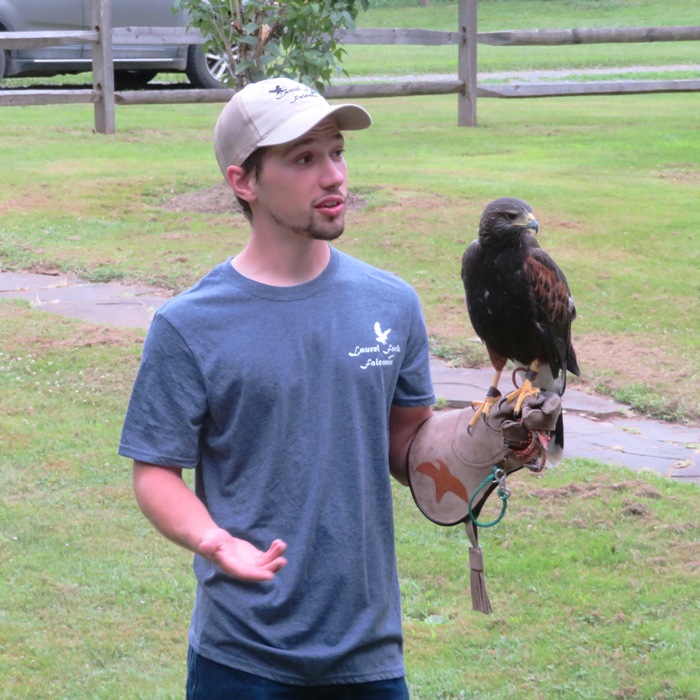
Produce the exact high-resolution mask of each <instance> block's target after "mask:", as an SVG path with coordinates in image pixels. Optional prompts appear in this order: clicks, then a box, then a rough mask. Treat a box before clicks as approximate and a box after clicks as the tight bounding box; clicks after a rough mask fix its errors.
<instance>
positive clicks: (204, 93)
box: [0, 0, 700, 134]
mask: <svg viewBox="0 0 700 700" xmlns="http://www.w3.org/2000/svg"><path fill="white" fill-rule="evenodd" d="M110 2H111V0H92V2H91V5H92V17H91V20H92V21H91V27H92V29H91V30H90V31H75V32H41V33H28V32H14V33H10V32H5V33H0V50H2V49H14V48H18V47H25V48H26V47H38V46H56V45H62V44H75V43H85V44H92V45H93V64H92V72H93V87H92V90H0V106H1V105H28V104H70V103H92V104H94V109H95V130H96V131H97V132H98V133H102V134H112V133H114V131H115V105H129V104H170V103H186V102H187V103H193V102H226V101H228V100H229V99H230V98H231V96H232V95H233V90H145V91H120V92H115V90H114V64H113V57H112V44H113V43H117V44H157V43H162V44H167V45H174V44H178V45H183V44H184V45H190V44H201V43H203V41H204V39H203V38H202V36H201V34H200V33H199V32H198V31H196V30H186V29H178V28H172V27H170V28H158V27H156V28H153V27H122V28H115V29H112V23H111V6H110ZM458 23H459V24H458V30H457V31H455V32H443V31H433V30H427V29H358V30H356V31H354V32H352V33H346V34H344V35H343V36H342V37H341V39H342V41H343V43H345V44H366V45H379V44H393V45H398V44H408V45H414V46H416V45H423V46H445V45H454V46H456V47H457V54H458V59H457V75H456V76H455V77H454V78H450V79H446V80H445V79H441V80H416V79H411V80H406V81H402V80H392V81H391V82H384V83H348V84H338V85H333V86H331V87H329V88H328V89H327V90H326V91H325V95H326V97H328V98H341V99H347V98H354V99H362V98H372V97H404V96H409V95H446V94H455V95H457V123H458V125H459V126H475V125H476V121H477V120H476V102H477V98H478V97H505V98H511V97H553V96H562V95H568V96H571V95H607V94H631V93H648V92H696V91H700V80H648V81H638V80H635V81H595V82H564V83H529V84H519V85H493V86H488V87H484V86H481V87H480V86H478V85H477V80H476V75H477V44H488V45H490V46H559V45H571V44H592V43H630V42H652V41H698V40H700V26H690V27H646V28H645V27H641V28H622V29H552V30H519V31H501V32H483V33H481V32H477V31H476V27H477V0H459V6H458ZM105 37H108V39H105Z"/></svg>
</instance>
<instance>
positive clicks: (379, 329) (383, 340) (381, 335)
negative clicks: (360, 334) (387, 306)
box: [374, 321, 391, 345]
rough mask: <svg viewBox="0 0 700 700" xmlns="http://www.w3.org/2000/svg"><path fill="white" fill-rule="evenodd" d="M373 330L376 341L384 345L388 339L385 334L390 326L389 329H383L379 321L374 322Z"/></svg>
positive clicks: (388, 331) (387, 333) (389, 331)
mask: <svg viewBox="0 0 700 700" xmlns="http://www.w3.org/2000/svg"><path fill="white" fill-rule="evenodd" d="M374 332H375V333H376V334H377V342H378V343H381V344H382V345H386V344H387V343H388V342H389V341H388V340H387V336H388V335H389V333H391V328H389V330H386V331H383V330H382V327H381V326H380V325H379V321H377V322H376V323H375V324H374Z"/></svg>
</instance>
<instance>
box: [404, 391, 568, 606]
mask: <svg viewBox="0 0 700 700" xmlns="http://www.w3.org/2000/svg"><path fill="white" fill-rule="evenodd" d="M514 407H515V402H514V401H510V402H509V401H508V400H507V397H503V398H501V399H500V400H499V401H497V402H496V403H495V404H494V405H493V407H492V408H491V410H490V412H489V414H488V416H485V417H484V418H483V419H482V420H479V421H478V422H477V423H476V424H475V425H473V426H470V425H469V422H470V419H471V417H472V409H469V408H464V409H461V410H456V411H448V412H444V413H438V414H436V415H434V416H432V417H431V418H429V419H428V420H427V421H426V422H425V423H423V425H422V426H421V427H420V429H419V430H418V431H417V432H416V435H415V436H414V438H413V441H412V442H411V445H410V447H409V450H408V454H407V457H406V462H407V472H408V482H409V486H410V488H411V493H412V494H413V498H414V500H415V502H416V504H417V506H418V508H419V509H420V510H421V512H422V513H423V514H424V515H425V516H426V517H427V518H429V519H430V520H432V521H433V522H435V523H437V524H438V525H456V524H457V523H460V522H464V523H465V527H466V529H467V534H468V535H469V539H470V540H471V542H472V545H473V546H472V547H471V548H470V556H469V558H470V564H471V568H472V603H473V606H474V609H475V610H481V611H482V612H491V605H490V602H489V600H488V595H487V594H486V589H485V585H484V580H483V557H482V553H481V549H480V548H479V546H478V535H477V524H478V521H477V518H478V516H479V512H480V511H481V507H482V506H483V505H484V503H485V502H486V499H487V498H488V497H489V496H490V494H491V493H492V492H493V491H494V489H496V487H497V486H499V482H500V483H501V484H504V483H505V477H506V476H507V475H509V474H512V473H513V472H515V471H518V470H519V469H522V468H523V467H527V468H529V469H531V470H532V471H540V470H541V469H542V468H543V466H544V463H545V461H546V449H547V444H548V442H549V437H550V435H551V432H552V431H553V430H554V428H555V426H556V422H557V419H558V417H559V414H560V413H561V399H560V397H559V396H558V395H557V394H555V393H553V392H546V391H545V392H540V394H539V395H537V396H529V397H527V398H526V399H525V402H524V403H523V406H522V410H521V412H520V414H519V415H518V416H515V414H514ZM491 476H493V478H490V477H491ZM499 496H500V493H499Z"/></svg>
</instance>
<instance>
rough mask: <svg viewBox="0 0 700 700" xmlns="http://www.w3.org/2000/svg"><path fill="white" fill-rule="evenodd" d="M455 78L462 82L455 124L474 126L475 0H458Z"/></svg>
mask: <svg viewBox="0 0 700 700" xmlns="http://www.w3.org/2000/svg"><path fill="white" fill-rule="evenodd" d="M459 31H460V33H461V35H462V41H461V42H460V44H459V57H458V61H457V78H458V79H459V80H461V81H463V82H464V88H463V89H462V90H461V91H460V92H459V93H458V98H457V100H458V104H457V126H476V43H477V36H476V34H477V32H476V0H459Z"/></svg>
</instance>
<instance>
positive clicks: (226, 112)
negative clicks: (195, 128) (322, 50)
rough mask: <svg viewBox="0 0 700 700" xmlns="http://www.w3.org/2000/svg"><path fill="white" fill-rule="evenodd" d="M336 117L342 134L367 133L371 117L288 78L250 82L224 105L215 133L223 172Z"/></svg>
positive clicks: (215, 142)
mask: <svg viewBox="0 0 700 700" xmlns="http://www.w3.org/2000/svg"><path fill="white" fill-rule="evenodd" d="M330 115H334V116H335V118H336V119H337V121H338V128H339V129H340V130H341V131H353V130H357V129H366V128H367V127H368V126H369V125H370V124H371V123H372V118H371V117H370V116H369V113H368V112H367V111H366V110H364V109H363V108H362V107H360V106H359V105H353V104H341V105H331V104H330V103H329V102H327V101H326V99H325V98H323V97H322V96H321V95H320V94H319V93H318V92H316V90H313V89H312V88H310V87H308V86H307V85H302V84H301V83H297V82H296V81H294V80H290V79H289V78H271V79H269V80H261V81H260V82H258V83H250V84H249V85H246V86H245V87H244V88H243V89H242V90H239V91H238V92H237V93H236V94H235V95H234V96H233V97H232V98H231V100H230V102H229V103H228V104H227V105H226V106H225V107H224V109H223V110H222V112H221V114H220V115H219V119H218V120H217V122H216V128H215V129H214V151H215V152H216V160H217V161H218V162H219V167H220V168H221V172H222V173H223V174H224V177H225V176H226V170H227V169H228V167H229V166H230V165H242V164H243V162H244V161H245V159H246V158H247V157H248V156H249V155H250V154H251V153H252V152H253V151H254V150H255V149H257V148H259V147H260V146H278V145H280V144H282V143H289V141H294V139H297V138H299V137H300V136H303V135H304V134H305V133H306V132H307V131H309V130H311V129H313V128H314V127H315V126H316V124H318V123H319V122H321V121H323V120H324V119H325V118H326V117H328V116H330Z"/></svg>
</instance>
